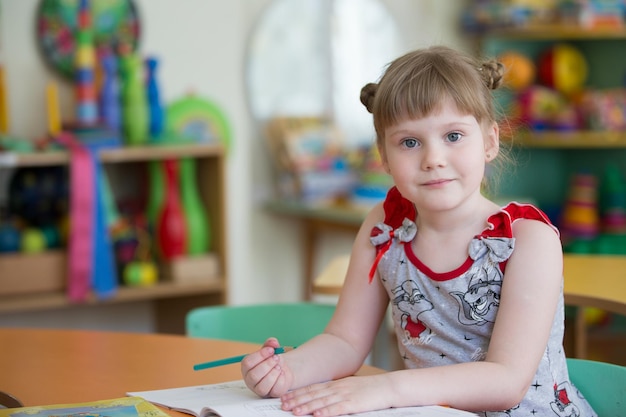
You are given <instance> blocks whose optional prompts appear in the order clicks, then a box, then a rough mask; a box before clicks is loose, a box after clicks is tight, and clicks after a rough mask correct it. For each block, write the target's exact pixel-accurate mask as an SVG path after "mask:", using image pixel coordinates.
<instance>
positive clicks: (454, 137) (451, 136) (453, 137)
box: [447, 132, 461, 142]
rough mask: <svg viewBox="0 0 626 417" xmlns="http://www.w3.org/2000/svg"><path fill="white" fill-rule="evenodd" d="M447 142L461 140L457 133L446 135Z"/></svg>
mask: <svg viewBox="0 0 626 417" xmlns="http://www.w3.org/2000/svg"><path fill="white" fill-rule="evenodd" d="M447 139H448V142H458V141H460V140H461V134H460V133H459V132H451V133H448V137H447Z"/></svg>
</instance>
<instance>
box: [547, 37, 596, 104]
mask: <svg viewBox="0 0 626 417" xmlns="http://www.w3.org/2000/svg"><path fill="white" fill-rule="evenodd" d="M587 73H588V68H587V61H586V60H585V57H584V55H583V54H582V53H581V52H580V51H579V50H578V49H576V48H575V47H574V46H572V45H568V44H564V43H559V44H556V45H554V46H552V47H550V48H548V49H547V50H545V51H544V52H543V53H542V54H541V55H540V56H539V62H538V74H537V75H538V78H539V81H541V83H542V84H543V85H545V86H547V87H552V88H554V89H556V90H557V91H559V92H561V93H563V94H565V95H567V96H571V95H573V94H575V93H578V92H580V91H581V90H582V88H583V85H584V84H585V81H586V80H587Z"/></svg>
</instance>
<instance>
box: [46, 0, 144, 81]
mask: <svg viewBox="0 0 626 417" xmlns="http://www.w3.org/2000/svg"><path fill="white" fill-rule="evenodd" d="M89 6H90V12H91V17H92V19H91V20H92V22H91V24H92V25H91V29H92V36H93V42H94V45H95V46H96V49H97V50H98V52H101V51H104V50H111V51H113V53H117V52H118V51H119V50H120V49H123V50H126V51H130V52H132V51H135V50H136V49H137V44H138V41H139V34H140V25H139V18H138V14H137V11H136V8H135V4H134V2H133V1H132V0H90V2H89ZM79 7H80V4H79V2H78V1H76V0H73V1H65V0H41V1H40V2H39V8H38V10H37V17H36V19H37V22H36V28H37V42H38V44H39V49H40V51H41V53H42V55H43V57H44V59H45V61H46V62H47V63H48V64H49V65H50V67H51V68H52V69H53V70H55V71H56V72H57V73H58V74H60V75H62V76H63V77H64V78H66V79H68V80H69V79H72V80H73V79H74V55H75V51H76V47H77V39H76V38H77V30H76V29H77V18H76V16H77V15H78V14H79Z"/></svg>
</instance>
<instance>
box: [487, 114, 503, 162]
mask: <svg viewBox="0 0 626 417" xmlns="http://www.w3.org/2000/svg"><path fill="white" fill-rule="evenodd" d="M499 151H500V127H499V126H498V124H497V123H495V122H494V123H492V124H491V126H489V127H488V128H487V129H486V131H485V160H486V161H487V162H491V161H493V160H494V159H495V158H496V156H498V152H499Z"/></svg>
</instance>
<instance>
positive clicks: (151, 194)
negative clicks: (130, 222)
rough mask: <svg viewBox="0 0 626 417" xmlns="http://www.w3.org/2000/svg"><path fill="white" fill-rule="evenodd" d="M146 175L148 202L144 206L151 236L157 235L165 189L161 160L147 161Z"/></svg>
mask: <svg viewBox="0 0 626 417" xmlns="http://www.w3.org/2000/svg"><path fill="white" fill-rule="evenodd" d="M148 177H149V183H148V204H147V208H146V217H147V219H148V230H150V231H151V232H152V234H153V236H158V225H159V214H160V210H161V206H162V204H163V190H164V189H165V184H164V178H163V166H162V163H161V161H150V162H148Z"/></svg>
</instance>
